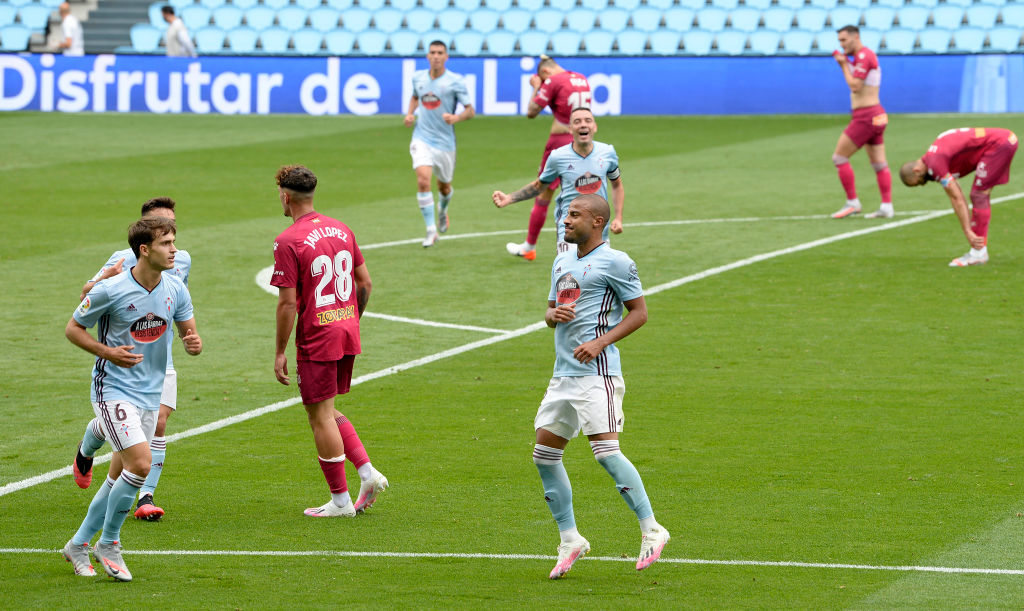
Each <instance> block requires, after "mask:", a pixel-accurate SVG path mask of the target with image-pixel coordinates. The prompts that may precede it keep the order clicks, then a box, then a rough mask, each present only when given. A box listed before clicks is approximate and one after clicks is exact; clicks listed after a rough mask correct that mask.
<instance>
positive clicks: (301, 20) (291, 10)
mask: <svg viewBox="0 0 1024 611" xmlns="http://www.w3.org/2000/svg"><path fill="white" fill-rule="evenodd" d="M308 17H309V13H308V12H307V11H306V9H301V8H299V7H297V6H286V7H284V8H283V9H280V10H279V11H277V23H278V25H280V26H281V27H282V28H284V29H286V30H291V31H292V32H295V31H297V30H301V29H302V28H304V27H306V19H307V18H308Z"/></svg>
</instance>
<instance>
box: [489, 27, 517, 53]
mask: <svg viewBox="0 0 1024 611" xmlns="http://www.w3.org/2000/svg"><path fill="white" fill-rule="evenodd" d="M515 48H516V35H515V34H514V33H512V32H507V31H504V30H496V31H494V32H491V33H490V34H488V35H487V52H488V53H490V54H491V55H497V56H499V57H503V56H506V55H512V53H514V52H515Z"/></svg>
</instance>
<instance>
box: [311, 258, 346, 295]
mask: <svg viewBox="0 0 1024 611" xmlns="http://www.w3.org/2000/svg"><path fill="white" fill-rule="evenodd" d="M310 273H311V274H313V277H314V278H316V277H317V276H322V278H320V282H319V283H318V284H317V285H316V307H318V308H319V307H323V306H329V305H332V304H334V302H335V295H337V300H338V301H340V302H342V303H345V302H346V301H348V298H349V296H351V295H352V253H351V252H349V251H347V250H342V251H340V252H339V253H338V254H336V255H334V259H333V260H332V259H331V258H330V257H328V256H327V255H320V256H319V257H317V258H316V259H313V265H312V266H311V269H310ZM332 280H333V281H334V292H331V293H325V292H324V290H325V289H327V285H329V284H330V283H331V281H332Z"/></svg>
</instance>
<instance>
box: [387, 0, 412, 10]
mask: <svg viewBox="0 0 1024 611" xmlns="http://www.w3.org/2000/svg"><path fill="white" fill-rule="evenodd" d="M391 8H396V9H398V10H400V11H403V12H404V11H411V10H412V9H414V8H416V0H391Z"/></svg>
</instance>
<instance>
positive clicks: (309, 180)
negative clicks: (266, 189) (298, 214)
mask: <svg viewBox="0 0 1024 611" xmlns="http://www.w3.org/2000/svg"><path fill="white" fill-rule="evenodd" d="M277 186H279V187H281V188H282V189H290V190H292V191H295V192H296V193H312V192H313V191H315V190H316V174H314V173H313V172H312V171H310V169H309V168H307V167H306V166H302V165H286V166H281V169H280V170H278V171H277Z"/></svg>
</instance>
